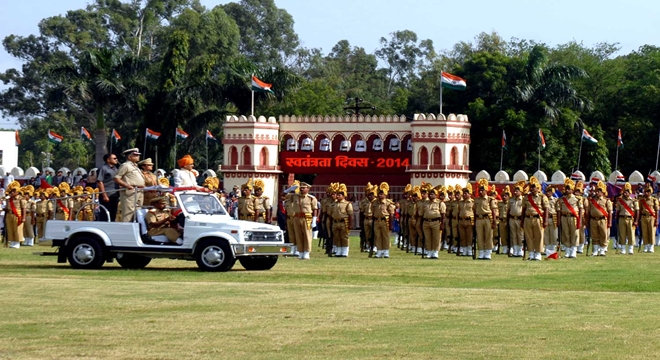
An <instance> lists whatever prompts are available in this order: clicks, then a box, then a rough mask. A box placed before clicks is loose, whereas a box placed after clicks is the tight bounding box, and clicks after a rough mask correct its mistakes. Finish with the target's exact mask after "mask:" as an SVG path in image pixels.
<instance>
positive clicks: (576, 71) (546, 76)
mask: <svg viewBox="0 0 660 360" xmlns="http://www.w3.org/2000/svg"><path fill="white" fill-rule="evenodd" d="M587 76H588V75H587V73H586V72H585V71H584V70H582V69H580V68H579V67H577V66H572V65H561V64H556V63H548V57H547V54H546V52H545V49H544V48H543V47H542V46H540V45H536V46H534V48H532V50H531V51H530V53H529V55H528V57H527V61H526V62H525V64H524V69H523V73H522V79H521V80H520V81H519V83H518V86H516V89H515V93H516V96H517V97H518V99H519V100H520V101H522V102H523V103H526V104H527V105H529V106H531V107H532V108H537V109H539V107H540V111H541V112H542V114H541V115H542V116H544V117H545V118H547V119H548V120H550V122H551V123H552V124H556V123H557V120H558V119H559V116H560V115H561V109H562V107H568V108H571V109H573V110H577V111H582V110H588V109H590V108H591V102H590V101H589V100H588V99H586V98H584V97H582V96H581V95H580V94H578V93H577V90H575V88H574V87H573V85H572V84H571V81H572V80H575V79H579V78H584V77H587Z"/></svg>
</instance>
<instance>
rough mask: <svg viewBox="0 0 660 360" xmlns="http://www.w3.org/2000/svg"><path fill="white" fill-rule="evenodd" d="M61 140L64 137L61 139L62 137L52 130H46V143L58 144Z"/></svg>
mask: <svg viewBox="0 0 660 360" xmlns="http://www.w3.org/2000/svg"><path fill="white" fill-rule="evenodd" d="M63 139H64V137H62V135H59V134H57V133H55V132H54V131H52V130H48V141H50V142H52V143H53V144H59V143H61V142H62V140H63Z"/></svg>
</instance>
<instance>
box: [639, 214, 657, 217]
mask: <svg viewBox="0 0 660 360" xmlns="http://www.w3.org/2000/svg"><path fill="white" fill-rule="evenodd" d="M642 216H644V217H655V216H653V215H651V214H642Z"/></svg>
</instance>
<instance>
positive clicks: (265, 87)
mask: <svg viewBox="0 0 660 360" xmlns="http://www.w3.org/2000/svg"><path fill="white" fill-rule="evenodd" d="M272 87H273V84H268V83H265V82H263V81H261V80H259V79H257V77H256V76H254V75H252V91H257V92H270V93H272V92H273V90H271V88H272Z"/></svg>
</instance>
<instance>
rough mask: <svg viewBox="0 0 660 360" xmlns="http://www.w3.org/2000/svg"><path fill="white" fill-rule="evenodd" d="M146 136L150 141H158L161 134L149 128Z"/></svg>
mask: <svg viewBox="0 0 660 360" xmlns="http://www.w3.org/2000/svg"><path fill="white" fill-rule="evenodd" d="M144 136H146V137H147V139H150V140H158V138H159V137H160V133H159V132H155V131H153V130H151V129H149V128H147V131H146V133H145V135H144Z"/></svg>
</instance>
